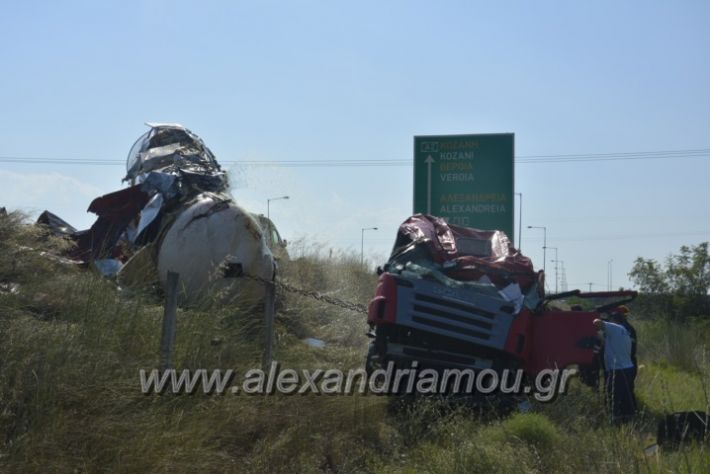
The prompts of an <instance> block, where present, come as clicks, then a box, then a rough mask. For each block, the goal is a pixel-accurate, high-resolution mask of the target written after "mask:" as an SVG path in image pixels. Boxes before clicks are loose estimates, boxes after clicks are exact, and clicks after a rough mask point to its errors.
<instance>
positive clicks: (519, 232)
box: [515, 193, 523, 252]
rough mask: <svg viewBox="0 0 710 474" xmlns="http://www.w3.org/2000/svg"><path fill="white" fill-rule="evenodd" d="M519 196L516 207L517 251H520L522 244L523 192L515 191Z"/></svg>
mask: <svg viewBox="0 0 710 474" xmlns="http://www.w3.org/2000/svg"><path fill="white" fill-rule="evenodd" d="M515 194H516V195H518V196H519V198H520V199H519V201H518V204H519V207H518V211H519V212H518V251H519V252H520V251H521V249H522V246H523V193H515Z"/></svg>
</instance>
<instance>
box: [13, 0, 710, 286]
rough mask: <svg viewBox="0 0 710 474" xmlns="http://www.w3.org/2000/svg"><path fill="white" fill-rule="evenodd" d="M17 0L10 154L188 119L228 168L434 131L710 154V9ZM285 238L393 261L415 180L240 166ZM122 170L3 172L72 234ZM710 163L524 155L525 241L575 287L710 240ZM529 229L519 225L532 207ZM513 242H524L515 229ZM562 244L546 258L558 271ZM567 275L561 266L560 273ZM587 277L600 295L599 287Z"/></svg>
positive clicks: (536, 147)
mask: <svg viewBox="0 0 710 474" xmlns="http://www.w3.org/2000/svg"><path fill="white" fill-rule="evenodd" d="M201 3H202V5H198V3H197V2H179V1H170V2H167V1H145V2H130V1H123V2H61V4H60V2H22V3H19V2H17V3H14V4H9V3H5V4H4V5H3V7H2V15H0V58H2V71H1V72H2V74H0V104H1V106H2V107H1V109H0V110H1V111H2V112H1V113H0V156H5V157H7V156H16V157H40V158H85V159H94V158H98V159H111V160H116V159H124V158H125V156H126V154H127V153H128V150H129V148H130V146H131V145H132V143H133V141H134V140H135V139H136V138H137V137H138V136H139V135H140V134H142V133H143V132H144V130H145V127H144V126H143V122H146V121H169V122H180V123H183V124H184V125H185V126H187V127H188V128H190V129H191V130H193V131H194V132H196V133H197V134H199V135H200V136H201V137H202V138H203V139H204V140H205V142H206V143H207V144H208V146H210V148H211V149H212V150H213V151H214V152H215V154H216V155H217V157H218V159H221V160H224V161H226V160H236V161H260V160H305V159H333V160H342V159H383V160H385V159H409V158H411V155H412V137H413V136H414V135H423V134H449V133H496V132H513V133H515V140H516V143H515V146H516V153H517V154H518V155H519V156H530V155H555V154H571V153H583V154H591V153H623V152H637V151H656V150H682V149H700V148H706V149H707V148H710V87H708V84H710V54H708V52H709V51H710V29H709V28H707V25H708V22H709V21H710V3H708V2H700V1H698V2H694V1H686V2H672V3H671V2H649V1H646V2H640V1H639V2H623V3H622V2H604V1H597V2H584V3H583V2H546V1H539V2H463V1H462V2H453V1H451V2H367V1H361V2H325V1H321V2H315V1H313V2H309V1H302V2H301V1H299V2H262V1H260V2H226V1H224V2H222V1H209V2H201ZM228 168H229V169H230V173H231V175H232V182H233V195H234V196H235V198H236V199H237V201H238V202H240V203H241V204H242V205H244V206H245V207H247V208H248V209H249V210H252V211H254V212H265V210H266V209H265V208H266V198H267V197H272V196H279V195H283V194H288V195H290V196H291V199H290V200H289V201H281V202H277V203H274V204H273V206H272V217H273V219H274V220H275V222H276V224H277V225H278V227H279V228H280V229H281V232H282V234H284V236H285V237H286V238H287V239H289V240H294V239H299V238H306V240H307V241H308V242H319V243H322V244H323V248H324V249H329V248H336V249H338V248H340V249H346V250H347V249H351V250H353V251H356V252H359V246H360V228H362V227H369V226H377V227H378V228H379V230H378V231H377V232H370V233H368V234H367V242H366V244H367V245H366V246H367V255H368V256H369V257H370V258H371V260H372V261H373V262H377V263H381V262H382V261H383V260H384V259H385V258H386V255H387V253H388V252H389V250H390V248H391V245H392V241H393V239H394V235H395V232H396V228H397V226H398V225H399V223H400V222H401V221H403V220H404V219H405V218H407V217H408V216H409V215H410V214H411V211H412V209H411V203H412V170H411V168H410V167H407V166H400V167H373V168H366V167H357V168H340V167H328V168H284V167H271V168H268V167H244V166H239V165H230V166H228ZM123 172H124V169H123V168H122V167H121V166H75V165H57V164H54V165H46V164H43V165H38V164H12V163H0V205H6V206H8V207H10V208H18V207H19V208H22V209H25V210H27V211H30V212H38V211H41V210H43V209H45V208H46V209H50V210H52V211H53V212H55V213H57V214H59V215H60V216H62V217H64V218H65V219H66V220H68V221H69V222H70V223H72V224H73V225H75V226H77V227H87V226H89V225H90V224H91V222H92V221H93V217H92V216H91V215H90V214H87V213H86V212H85V210H86V208H87V207H88V203H89V202H90V201H91V199H92V198H93V197H95V196H97V195H100V194H103V193H106V192H110V191H112V190H115V189H118V188H119V187H120V186H121V183H120V180H121V178H122V177H123ZM709 172H710V156H707V155H706V156H702V157H695V158H675V159H658V160H629V161H611V162H603V161H592V162H584V163H520V164H518V165H516V177H515V179H516V191H517V192H522V193H523V196H524V197H523V227H524V229H523V242H522V248H523V251H524V253H526V254H528V255H529V256H530V257H532V258H533V260H534V262H535V263H536V265H537V266H540V267H541V266H542V249H541V246H542V232H541V231H535V230H528V229H526V228H525V227H526V226H527V225H537V226H546V227H547V229H548V230H547V240H548V246H551V247H557V248H558V249H559V250H558V252H559V258H560V259H561V260H563V261H564V262H565V267H566V270H567V281H568V282H569V283H570V286H581V284H583V283H586V282H594V283H595V284H597V285H598V286H597V288H598V289H603V288H604V287H605V286H606V283H607V276H606V275H607V262H608V261H609V260H610V259H613V260H614V264H613V265H614V281H613V283H614V286H619V285H624V286H628V285H629V283H628V281H627V279H626V272H628V270H629V269H630V267H631V264H632V262H633V260H634V259H635V258H636V257H637V256H644V257H650V258H657V259H663V258H665V256H667V255H668V254H669V253H670V252H673V251H676V250H677V249H678V247H679V246H680V245H683V244H696V243H699V242H702V241H706V240H710V219H708V218H709V217H710V210H709V209H708V206H707V202H708V197H709V196H710V191H708V186H707V182H708V176H709V175H710V173H709ZM516 222H517V217H516ZM516 241H517V237H516ZM551 253H552V252H548V261H549V259H550V258H553V257H551V255H550V254H551ZM551 266H552V265H551V264H550V263H549V262H548V272H549V269H550V267H551ZM585 287H586V285H585Z"/></svg>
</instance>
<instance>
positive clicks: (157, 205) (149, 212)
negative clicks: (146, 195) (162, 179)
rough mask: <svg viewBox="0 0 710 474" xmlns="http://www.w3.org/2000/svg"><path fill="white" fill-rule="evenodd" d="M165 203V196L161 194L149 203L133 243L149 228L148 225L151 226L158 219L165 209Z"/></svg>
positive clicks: (144, 209)
mask: <svg viewBox="0 0 710 474" xmlns="http://www.w3.org/2000/svg"><path fill="white" fill-rule="evenodd" d="M163 202H164V199H163V195H162V194H160V193H158V194H156V195H155V196H153V197H152V198H151V199H150V201H148V204H146V205H145V207H144V208H143V210H142V211H141V214H140V220H139V221H138V226H137V227H136V230H135V237H134V238H133V241H135V240H136V239H137V238H138V237H140V235H141V233H143V231H144V230H145V229H146V227H148V225H150V224H151V223H152V222H153V221H154V220H155V219H156V218H157V217H158V215H159V214H160V210H161V209H162V207H163Z"/></svg>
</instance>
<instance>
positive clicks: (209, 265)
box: [38, 124, 274, 303]
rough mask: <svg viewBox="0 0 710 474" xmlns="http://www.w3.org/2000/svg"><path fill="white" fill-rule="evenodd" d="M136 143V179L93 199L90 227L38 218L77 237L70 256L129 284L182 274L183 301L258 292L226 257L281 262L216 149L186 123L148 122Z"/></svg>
mask: <svg viewBox="0 0 710 474" xmlns="http://www.w3.org/2000/svg"><path fill="white" fill-rule="evenodd" d="M148 126H149V127H150V130H149V131H148V132H146V133H145V134H143V135H142V136H141V137H140V138H139V139H138V140H137V141H136V143H135V144H134V145H133V146H132V147H131V150H130V152H129V154H128V160H127V164H126V169H127V172H126V176H125V177H124V178H123V181H127V182H129V183H130V186H129V187H127V188H125V189H121V190H119V191H116V192H113V193H110V194H106V195H104V196H101V197H98V198H96V199H94V201H93V202H92V203H91V204H90V206H89V209H88V210H89V212H92V213H94V214H96V215H97V216H98V217H97V219H96V222H94V224H93V225H92V226H91V228H90V229H87V230H83V231H77V230H76V229H75V228H73V227H72V226H71V225H69V224H68V223H66V222H65V221H63V220H62V219H61V218H59V217H58V216H56V215H54V214H52V213H50V212H48V211H45V212H44V213H42V215H41V216H40V218H39V219H38V223H40V224H44V225H46V226H48V227H49V228H50V229H51V231H52V232H53V233H54V234H56V235H62V236H65V237H68V238H70V239H72V240H73V241H74V243H75V244H76V245H75V246H74V247H73V248H72V249H71V250H70V251H69V252H68V255H67V257H69V258H71V259H73V260H77V261H79V262H81V263H82V264H83V265H85V266H92V267H94V268H96V269H97V270H98V271H100V272H101V273H102V274H104V275H106V276H110V277H117V278H118V280H119V282H120V283H121V284H124V285H145V284H149V283H152V282H155V281H157V280H159V281H160V282H161V283H165V280H166V277H167V272H168V271H174V272H177V273H179V274H180V278H181V290H182V292H181V295H180V300H181V302H183V303H193V302H197V301H200V300H203V299H205V298H220V299H231V298H234V297H236V296H239V297H247V296H249V295H250V296H255V297H256V298H258V297H259V295H260V293H261V292H262V289H261V288H260V287H258V286H256V285H253V283H254V282H250V281H244V280H243V279H242V280H235V279H231V278H225V276H224V274H223V273H222V271H221V268H222V266H223V265H224V264H225V263H238V264H240V265H241V266H242V268H243V269H244V272H245V273H248V274H251V275H254V276H258V277H261V278H265V279H271V278H272V277H273V274H274V262H273V257H272V254H271V251H270V249H269V247H268V245H267V242H266V239H265V237H264V233H263V232H262V230H261V228H260V227H259V224H258V222H257V221H256V220H255V219H254V217H253V216H252V215H251V214H250V213H248V212H247V211H245V210H244V209H242V208H241V207H239V206H238V205H237V204H236V202H235V201H234V199H233V198H232V197H231V195H229V194H228V189H229V180H228V178H227V174H226V173H225V172H224V171H223V170H222V169H221V167H220V165H219V163H218V162H217V160H216V158H215V156H214V154H213V153H212V151H211V150H210V149H209V148H208V147H207V146H206V145H205V144H204V142H203V141H202V139H200V138H199V137H198V136H197V135H196V134H194V133H193V132H191V131H190V130H188V129H186V128H185V127H183V126H181V125H179V124H148Z"/></svg>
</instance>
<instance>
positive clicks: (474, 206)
mask: <svg viewBox="0 0 710 474" xmlns="http://www.w3.org/2000/svg"><path fill="white" fill-rule="evenodd" d="M514 146H515V145H514V135H513V134H512V133H492V134H482V135H439V136H418V137H414V212H415V213H418V212H421V213H424V214H432V215H434V216H438V217H442V218H444V219H446V221H447V222H449V223H450V224H454V225H460V226H464V227H474V228H477V229H484V230H494V229H495V230H502V231H503V232H505V233H506V235H507V236H508V237H509V238H510V240H511V242H514V236H513V222H514V206H513V192H514V190H513V185H514V184H513V169H514V168H513V156H514Z"/></svg>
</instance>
